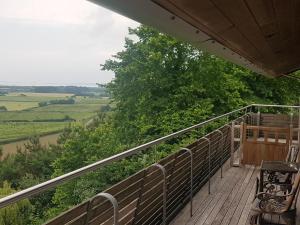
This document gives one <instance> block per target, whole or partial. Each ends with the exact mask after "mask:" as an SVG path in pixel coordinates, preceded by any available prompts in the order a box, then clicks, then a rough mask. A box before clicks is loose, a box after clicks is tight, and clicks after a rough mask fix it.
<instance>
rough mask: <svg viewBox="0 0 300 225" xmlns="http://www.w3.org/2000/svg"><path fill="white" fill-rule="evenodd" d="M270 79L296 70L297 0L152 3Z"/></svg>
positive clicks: (299, 56) (299, 51)
mask: <svg viewBox="0 0 300 225" xmlns="http://www.w3.org/2000/svg"><path fill="white" fill-rule="evenodd" d="M152 1H153V2H155V3H156V4H158V5H160V6H161V7H163V8H164V9H166V10H168V11H169V12H170V13H172V14H174V15H175V16H177V17H180V18H181V19H183V20H184V21H186V22H187V23H189V24H191V25H192V26H194V27H195V28H197V29H199V30H201V31H202V32H205V33H206V34H208V35H209V36H210V37H212V38H213V39H215V40H216V41H217V42H220V43H221V44H222V45H224V46H226V47H228V48H229V49H231V50H232V51H234V52H236V53H238V54H240V55H241V56H243V57H244V58H246V59H248V60H249V61H250V62H252V63H253V64H256V65H258V66H260V67H262V68H263V69H264V70H265V71H268V73H269V74H271V75H273V76H280V75H283V74H288V73H290V72H293V71H295V70H297V69H299V68H300V0H152Z"/></svg>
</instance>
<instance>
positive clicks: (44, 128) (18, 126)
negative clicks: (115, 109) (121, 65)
mask: <svg viewBox="0 0 300 225" xmlns="http://www.w3.org/2000/svg"><path fill="white" fill-rule="evenodd" d="M70 96H71V94H66V93H50V94H48V93H24V95H22V93H10V94H8V95H6V96H0V106H2V105H4V106H6V107H7V108H8V110H9V111H6V112H0V143H1V142H2V143H3V142H5V143H7V142H9V141H13V140H19V139H24V138H26V137H30V136H32V135H36V134H39V135H41V134H47V133H49V132H55V131H60V130H62V129H63V128H64V127H65V126H66V125H67V124H68V123H69V122H68V121H63V120H64V119H65V118H66V116H68V117H69V118H72V119H74V120H76V122H83V123H84V122H87V121H88V120H89V119H90V118H91V117H93V116H95V115H96V114H97V112H99V111H100V108H101V105H104V104H109V102H110V100H109V99H104V98H103V99H102V98H96V97H84V96H77V97H76V98H75V104H55V105H48V106H44V107H38V103H39V102H42V101H49V100H54V99H62V98H66V97H70ZM55 120H56V121H55ZM57 120H61V121H57Z"/></svg>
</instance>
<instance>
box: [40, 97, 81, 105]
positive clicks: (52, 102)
mask: <svg viewBox="0 0 300 225" xmlns="http://www.w3.org/2000/svg"><path fill="white" fill-rule="evenodd" d="M57 104H75V99H74V98H67V99H54V100H50V101H45V102H39V107H44V106H47V105H57Z"/></svg>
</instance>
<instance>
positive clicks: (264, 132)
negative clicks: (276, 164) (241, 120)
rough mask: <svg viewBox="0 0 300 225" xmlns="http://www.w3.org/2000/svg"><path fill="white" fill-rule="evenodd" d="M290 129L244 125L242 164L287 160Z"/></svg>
mask: <svg viewBox="0 0 300 225" xmlns="http://www.w3.org/2000/svg"><path fill="white" fill-rule="evenodd" d="M290 132H291V131H290V128H282V127H264V126H251V125H247V124H244V125H243V141H242V150H243V156H242V163H243V164H252V165H260V164H261V161H262V160H271V161H272V160H285V158H286V156H287V153H288V148H289V145H290V142H291V138H290Z"/></svg>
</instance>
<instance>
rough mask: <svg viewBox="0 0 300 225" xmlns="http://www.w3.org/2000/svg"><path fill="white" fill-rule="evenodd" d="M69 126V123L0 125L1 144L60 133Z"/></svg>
mask: <svg viewBox="0 0 300 225" xmlns="http://www.w3.org/2000/svg"><path fill="white" fill-rule="evenodd" d="M67 125H68V123H67V122H38V123H34V122H30V123H28V122H27V123H21V122H18V123H0V143H8V142H12V141H16V140H21V139H23V138H27V137H30V136H33V135H43V134H48V133H51V132H56V131H60V130H62V129H63V128H64V127H65V126H67Z"/></svg>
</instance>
